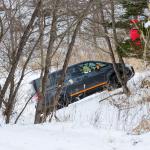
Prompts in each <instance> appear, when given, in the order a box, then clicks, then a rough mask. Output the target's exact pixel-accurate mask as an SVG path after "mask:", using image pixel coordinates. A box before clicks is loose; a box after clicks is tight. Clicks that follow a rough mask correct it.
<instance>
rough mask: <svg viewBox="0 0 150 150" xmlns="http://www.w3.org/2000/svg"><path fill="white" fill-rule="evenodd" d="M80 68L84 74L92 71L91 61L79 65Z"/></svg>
mask: <svg viewBox="0 0 150 150" xmlns="http://www.w3.org/2000/svg"><path fill="white" fill-rule="evenodd" d="M79 70H80V71H81V73H82V74H86V73H89V72H91V71H92V70H91V68H90V66H89V63H83V64H80V65H79Z"/></svg>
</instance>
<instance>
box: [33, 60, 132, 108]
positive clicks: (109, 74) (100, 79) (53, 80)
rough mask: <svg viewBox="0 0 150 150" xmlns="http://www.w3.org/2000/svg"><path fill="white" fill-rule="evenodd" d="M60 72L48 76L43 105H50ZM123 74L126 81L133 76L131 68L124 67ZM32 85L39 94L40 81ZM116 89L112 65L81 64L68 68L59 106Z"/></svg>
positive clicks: (89, 62)
mask: <svg viewBox="0 0 150 150" xmlns="http://www.w3.org/2000/svg"><path fill="white" fill-rule="evenodd" d="M117 67H118V68H119V70H120V73H121V74H122V72H123V71H122V69H121V68H122V67H121V64H117ZM61 72H62V70H58V71H55V72H53V73H50V74H49V80H48V82H47V88H46V99H45V100H44V101H43V102H44V103H46V104H50V102H51V100H52V97H53V96H54V95H55V93H56V89H57V82H58V80H59V78H60V77H61ZM125 72H126V75H127V77H128V80H129V79H130V78H131V77H132V76H133V75H134V69H133V67H132V66H129V65H126V67H125ZM32 84H33V87H34V89H35V91H36V93H39V89H40V79H36V80H33V82H32ZM118 87H120V84H119V82H118V80H117V77H116V74H115V71H114V69H113V65H112V63H108V62H102V61H85V62H81V63H78V64H75V65H71V66H69V67H68V69H67V73H66V77H65V81H64V87H63V89H62V92H61V96H60V102H59V104H60V105H62V106H61V107H63V106H64V105H68V104H70V103H72V102H75V101H77V100H78V99H80V98H83V97H85V96H88V95H90V94H93V93H95V92H97V91H102V90H103V89H105V88H118Z"/></svg>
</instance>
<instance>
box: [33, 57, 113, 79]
mask: <svg viewBox="0 0 150 150" xmlns="http://www.w3.org/2000/svg"><path fill="white" fill-rule="evenodd" d="M92 62H93V63H104V64H109V65H110V64H111V63H109V62H104V61H96V60H87V61H83V62H80V63H77V64H73V65H69V66H68V69H69V68H73V67H75V66H78V65H81V64H84V63H92ZM61 71H62V69H58V70H56V71H54V72H51V73H49V75H54V74H57V73H59V72H61ZM37 79H39V78H37ZM37 79H35V80H37ZM35 80H33V81H35Z"/></svg>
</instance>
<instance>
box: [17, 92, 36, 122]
mask: <svg viewBox="0 0 150 150" xmlns="http://www.w3.org/2000/svg"><path fill="white" fill-rule="evenodd" d="M33 96H34V95H32V96H31V97H30V98H29V99H28V101H27V102H26V104H25V106H24V107H23V109H22V110H21V112H20V113H19V115H18V117H17V118H16V120H15V122H14V124H16V123H17V121H18V119H19V118H20V116H21V115H22V113H23V112H24V110H25V109H26V107H27V105H28V103H29V102H30V100H31V99H32V98H33Z"/></svg>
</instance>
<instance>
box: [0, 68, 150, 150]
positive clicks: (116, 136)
mask: <svg viewBox="0 0 150 150" xmlns="http://www.w3.org/2000/svg"><path fill="white" fill-rule="evenodd" d="M148 76H150V72H149V71H147V72H143V73H136V74H135V76H134V78H132V79H131V80H130V81H129V82H128V86H129V87H130V90H131V92H132V95H131V96H130V97H127V96H125V95H124V94H120V95H115V96H113V94H115V93H119V92H121V89H117V90H115V91H113V92H108V91H104V92H101V93H96V94H93V95H91V96H89V97H86V98H84V99H82V100H80V101H78V102H76V103H74V104H70V105H69V106H68V107H66V108H63V109H61V110H59V111H57V117H58V118H59V119H60V122H56V121H55V120H54V121H53V122H52V123H45V124H41V125H34V124H33V120H34V112H35V100H32V101H31V102H30V103H29V105H28V106H27V108H26V110H25V111H24V113H23V114H22V116H21V118H20V119H19V121H18V124H17V125H4V124H3V123H2V121H1V122H0V124H1V126H0V150H20V149H22V150H34V149H35V150H41V149H52V150H100V149H102V150H142V149H144V150H150V142H149V139H150V133H145V134H142V135H132V134H131V131H132V129H133V128H134V127H135V126H137V125H138V123H139V122H140V120H141V119H142V118H143V116H144V117H148V116H149V113H150V109H149V108H150V107H149V103H143V104H141V103H139V102H141V100H142V99H143V97H146V96H150V89H149V88H141V81H142V80H143V79H144V78H145V77H148ZM37 77H38V75H37V74H29V75H28V76H27V77H26V79H25V80H24V82H23V85H22V87H21V88H20V97H22V98H21V99H20V101H19V102H18V104H17V107H16V108H15V113H14V115H13V117H12V123H13V122H14V120H15V118H16V117H17V115H18V113H19V112H20V111H21V109H22V107H23V105H24V104H25V102H26V101H27V100H28V97H29V96H28V95H30V94H29V93H31V90H30V86H31V85H30V84H28V83H27V80H28V82H30V81H31V80H32V79H35V78H37ZM22 93H23V94H22ZM27 93H28V94H27ZM21 95H23V96H21ZM18 97H19V95H18ZM107 97H110V98H108V99H105V100H103V99H104V98H107ZM102 100H103V101H102ZM120 104H123V106H122V105H120ZM130 107H131V108H130Z"/></svg>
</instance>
